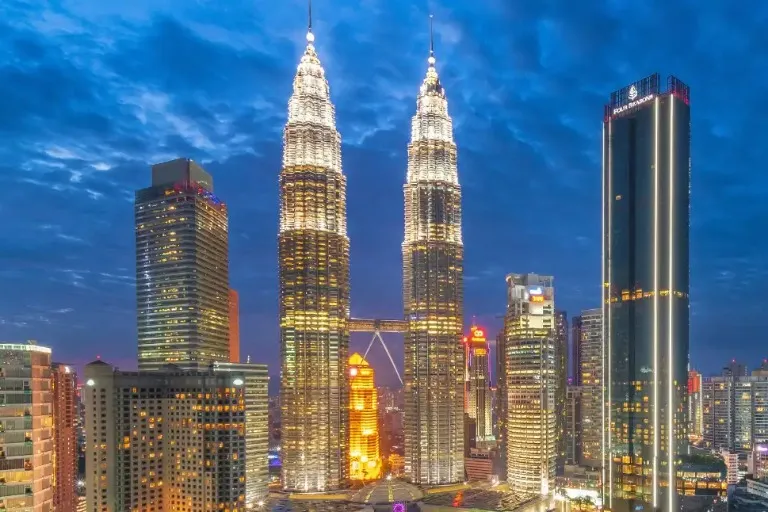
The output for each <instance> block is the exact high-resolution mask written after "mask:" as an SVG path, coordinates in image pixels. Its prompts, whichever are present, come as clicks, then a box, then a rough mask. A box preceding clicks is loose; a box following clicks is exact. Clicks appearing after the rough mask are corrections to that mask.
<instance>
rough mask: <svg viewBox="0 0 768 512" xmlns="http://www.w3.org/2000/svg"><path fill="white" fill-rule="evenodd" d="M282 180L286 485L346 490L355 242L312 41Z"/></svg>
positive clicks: (291, 107)
mask: <svg viewBox="0 0 768 512" xmlns="http://www.w3.org/2000/svg"><path fill="white" fill-rule="evenodd" d="M283 139H284V140H283V144H284V146H283V166H282V171H281V172H280V228H279V235H278V258H279V282H280V354H281V378H280V404H281V417H282V442H281V458H282V485H283V488H284V489H286V490H295V491H304V492H310V491H328V490H333V489H339V488H344V487H345V486H346V483H347V473H348V471H347V469H348V465H347V457H348V454H347V451H348V416H349V411H348V403H349V397H348V394H349V392H348V375H347V372H346V371H345V370H346V365H347V359H348V352H349V326H348V323H347V321H348V319H349V239H348V238H347V208H346V183H347V182H346V178H345V177H344V174H342V169H341V137H340V136H339V132H338V131H337V130H336V121H335V111H334V107H333V104H332V103H331V100H330V90H329V87H328V82H327V81H326V79H325V71H324V70H323V67H322V66H321V64H320V60H319V59H318V57H317V52H316V51H315V46H314V35H313V34H312V32H311V30H310V31H309V32H308V33H307V47H306V50H305V51H304V55H303V56H302V57H301V62H300V63H299V66H298V69H297V71H296V76H295V78H294V81H293V94H292V95H291V98H290V100H289V102H288V122H287V124H286V125H285V130H284V132H283Z"/></svg>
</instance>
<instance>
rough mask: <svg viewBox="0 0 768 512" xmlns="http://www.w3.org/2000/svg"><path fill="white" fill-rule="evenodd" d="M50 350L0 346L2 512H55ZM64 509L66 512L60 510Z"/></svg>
mask: <svg viewBox="0 0 768 512" xmlns="http://www.w3.org/2000/svg"><path fill="white" fill-rule="evenodd" d="M50 373H51V349H50V348H46V347H41V346H38V345H34V344H33V343H32V342H29V343H2V344H0V378H1V379H2V390H0V459H1V460H2V465H0V479H2V485H1V486H0V491H1V492H0V510H2V511H3V512H12V511H19V512H22V511H23V512H27V511H30V510H32V511H43V510H53V480H54V467H53V459H54V446H53V431H52V430H53V428H52V427H53V397H52V394H51V377H50ZM62 510H63V509H62Z"/></svg>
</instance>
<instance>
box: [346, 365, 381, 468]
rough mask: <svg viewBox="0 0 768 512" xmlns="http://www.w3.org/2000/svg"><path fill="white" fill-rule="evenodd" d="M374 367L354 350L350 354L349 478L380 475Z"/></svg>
mask: <svg viewBox="0 0 768 512" xmlns="http://www.w3.org/2000/svg"><path fill="white" fill-rule="evenodd" d="M378 407H379V406H378V402H377V393H376V384H375V383H374V375H373V368H371V365H369V364H368V361H366V360H365V359H363V357H362V356H361V355H360V354H358V353H354V354H352V356H351V357H350V358H349V478H350V479H352V480H375V479H377V478H379V477H380V476H381V456H380V455H379V409H378Z"/></svg>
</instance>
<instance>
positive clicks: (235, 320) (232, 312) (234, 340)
mask: <svg viewBox="0 0 768 512" xmlns="http://www.w3.org/2000/svg"><path fill="white" fill-rule="evenodd" d="M229 362H230V363H239V362H240V295H238V293H237V292H236V291H235V290H229Z"/></svg>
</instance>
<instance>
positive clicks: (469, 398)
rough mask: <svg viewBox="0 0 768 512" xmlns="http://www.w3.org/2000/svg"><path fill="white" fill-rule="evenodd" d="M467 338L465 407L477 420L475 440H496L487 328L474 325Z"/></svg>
mask: <svg viewBox="0 0 768 512" xmlns="http://www.w3.org/2000/svg"><path fill="white" fill-rule="evenodd" d="M464 340H465V341H464V344H465V347H466V356H465V357H466V364H467V370H466V389H465V394H464V410H465V412H466V413H467V414H468V415H469V417H470V418H472V419H473V420H475V428H476V430H475V442H476V443H477V442H484V441H493V440H494V437H493V420H492V414H491V413H492V409H491V368H490V366H489V364H490V359H489V350H488V339H487V338H486V336H485V330H484V329H483V328H481V327H477V326H474V325H473V326H472V328H471V329H470V332H469V336H467V337H466V338H464ZM465 448H466V447H465Z"/></svg>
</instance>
